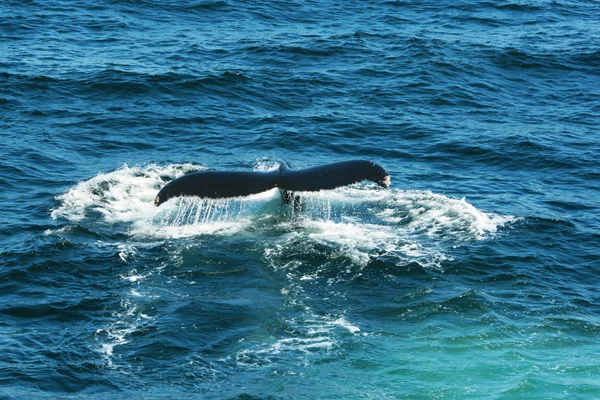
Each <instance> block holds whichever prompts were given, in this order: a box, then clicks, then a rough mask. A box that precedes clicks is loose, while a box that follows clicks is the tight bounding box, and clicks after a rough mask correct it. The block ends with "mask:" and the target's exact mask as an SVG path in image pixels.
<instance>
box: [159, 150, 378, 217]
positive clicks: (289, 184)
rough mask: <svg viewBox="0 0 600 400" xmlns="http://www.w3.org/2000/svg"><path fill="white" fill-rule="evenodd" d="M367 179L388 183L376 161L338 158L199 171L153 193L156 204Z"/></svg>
mask: <svg viewBox="0 0 600 400" xmlns="http://www.w3.org/2000/svg"><path fill="white" fill-rule="evenodd" d="M364 180H369V181H373V182H375V183H377V184H378V185H380V186H382V187H385V188H387V187H389V185H390V176H389V174H388V173H387V172H386V171H385V169H383V167H381V166H380V165H378V164H376V163H374V162H371V161H364V160H352V161H342V162H337V163H332V164H326V165H320V166H317V167H312V168H306V169H299V170H293V169H289V168H288V167H287V166H286V165H285V164H281V165H280V166H279V168H278V169H275V170H272V171H265V172H262V171H247V172H246V171H201V172H195V173H192V174H188V175H184V176H182V177H180V178H177V179H175V180H173V181H171V182H169V183H167V184H166V185H165V186H164V187H163V188H162V189H161V190H160V191H159V192H158V194H157V195H156V199H155V200H154V204H155V205H156V206H157V207H158V206H160V205H161V204H162V203H164V202H165V201H167V200H169V199H171V198H173V197H182V196H196V197H201V198H210V199H221V198H227V197H241V196H248V195H251V194H255V193H261V192H265V191H267V190H270V189H273V188H279V189H281V190H283V191H284V192H316V191H319V190H326V189H335V188H338V187H341V186H347V185H351V184H353V183H357V182H361V181H364Z"/></svg>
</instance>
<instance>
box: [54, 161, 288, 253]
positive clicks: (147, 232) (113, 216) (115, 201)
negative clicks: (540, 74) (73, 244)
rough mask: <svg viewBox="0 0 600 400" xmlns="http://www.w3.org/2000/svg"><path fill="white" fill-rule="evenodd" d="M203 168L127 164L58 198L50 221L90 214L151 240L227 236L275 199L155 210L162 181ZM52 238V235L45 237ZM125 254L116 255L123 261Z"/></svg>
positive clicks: (264, 196) (179, 202)
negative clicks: (255, 210) (262, 206)
mask: <svg viewBox="0 0 600 400" xmlns="http://www.w3.org/2000/svg"><path fill="white" fill-rule="evenodd" d="M203 169H205V168H204V167H201V166H197V165H193V164H174V165H168V166H157V165H148V166H145V167H140V166H133V167H129V166H127V165H124V166H122V167H121V168H119V169H117V170H116V171H113V172H109V173H101V174H98V175H96V176H95V177H93V178H91V179H89V180H86V181H83V182H80V183H78V184H77V185H75V187H73V188H71V189H69V190H68V191H67V192H65V193H64V194H62V195H60V196H58V197H57V200H59V201H60V205H59V206H58V207H57V208H55V209H54V210H52V212H51V216H52V218H53V219H55V220H56V219H66V220H68V221H72V222H80V221H83V220H85V219H86V218H93V216H94V214H95V215H99V216H100V220H101V221H102V222H104V223H107V224H116V223H126V224H129V228H128V231H127V233H128V234H130V235H132V236H141V237H151V238H181V237H188V236H194V235H202V234H231V233H234V232H237V231H239V230H241V229H243V228H244V227H246V226H247V225H248V224H249V223H250V221H251V218H252V211H253V206H254V205H256V204H260V203H264V202H267V201H270V200H272V199H274V198H276V197H278V196H279V194H278V192H277V190H275V189H274V190H271V191H267V192H265V193H259V194H256V195H252V196H248V197H245V198H240V199H218V200H202V199H198V198H179V199H173V200H171V201H168V202H166V203H165V204H164V205H162V206H161V207H155V206H154V204H153V201H154V198H155V196H156V193H157V192H158V190H159V189H160V188H161V187H162V186H163V185H164V183H165V180H164V179H163V178H164V177H167V180H171V179H175V178H178V177H179V176H182V175H184V174H185V173H189V172H194V171H200V170H203ZM49 233H51V232H49ZM129 255H130V254H129V253H128V252H126V251H125V252H121V253H120V256H121V259H122V260H123V262H127V258H128V256H129Z"/></svg>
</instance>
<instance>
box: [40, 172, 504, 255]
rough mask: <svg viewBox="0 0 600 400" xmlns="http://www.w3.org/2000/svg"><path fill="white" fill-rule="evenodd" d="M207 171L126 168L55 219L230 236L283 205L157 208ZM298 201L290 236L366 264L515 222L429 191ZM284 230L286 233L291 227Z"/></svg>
mask: <svg viewBox="0 0 600 400" xmlns="http://www.w3.org/2000/svg"><path fill="white" fill-rule="evenodd" d="M277 166H278V164H277V163H274V162H271V161H258V162H257V165H256V166H255V169H256V170H262V171H265V170H272V169H273V168H277ZM203 169H205V168H204V167H202V166H198V165H193V164H173V165H167V166H157V165H153V164H152V165H147V166H133V167H129V166H127V165H124V166H122V167H121V168H119V169H117V170H115V171H112V172H108V173H101V174H98V175H97V176H95V177H93V178H91V179H89V180H86V181H83V182H80V183H78V184H77V185H75V186H74V187H73V188H71V189H69V190H68V191H67V192H65V193H64V194H62V195H60V196H58V197H57V200H59V202H60V204H59V205H58V207H56V208H55V209H54V210H52V212H51V216H52V218H54V219H66V220H68V221H72V222H81V221H86V220H89V221H91V223H95V221H101V222H102V223H105V224H109V225H115V224H119V223H124V224H125V228H123V227H120V228H121V229H125V230H126V232H124V233H127V234H129V235H131V236H137V237H147V238H159V239H164V238H182V237H189V236H194V235H214V234H225V235H231V234H234V233H236V232H239V231H241V230H244V229H246V228H247V227H248V226H251V225H252V224H253V223H255V222H256V221H257V220H260V218H261V217H264V216H265V215H267V214H268V212H266V213H265V210H264V209H263V208H261V207H262V206H261V205H264V204H265V203H269V202H271V201H279V200H278V199H279V193H278V190H277V189H273V190H270V191H267V192H264V193H259V194H255V195H252V196H248V197H245V198H238V199H217V200H206V199H204V200H203V199H198V198H179V199H172V200H170V201H168V202H166V203H165V204H164V205H162V206H161V207H155V206H154V204H153V200H154V197H155V196H156V193H157V192H158V190H159V189H160V188H161V187H162V186H163V185H164V183H165V182H166V181H168V180H171V179H175V178H177V177H179V176H182V175H183V174H185V173H188V172H193V171H199V170H203ZM299 194H300V195H301V198H302V207H301V211H300V215H296V217H300V218H296V221H295V222H293V223H288V226H289V228H290V230H292V231H294V230H296V229H297V228H298V227H300V228H301V229H302V231H301V232H300V234H301V235H303V236H306V237H307V238H308V239H309V240H314V241H317V242H319V243H328V244H336V245H339V246H341V247H342V248H343V249H344V250H345V251H347V252H348V254H349V255H351V256H352V257H353V258H355V259H356V262H357V263H361V264H364V263H366V262H368V259H369V257H370V256H372V255H373V254H386V253H387V254H393V253H402V254H405V255H406V256H410V255H411V254H416V253H417V252H418V253H419V254H420V255H421V256H427V257H430V258H431V253H428V254H425V253H427V250H426V249H424V248H423V246H422V243H421V241H420V240H419V239H418V237H419V236H424V237H428V238H433V239H437V238H439V239H444V240H447V239H448V240H454V241H457V242H461V241H465V240H482V239H485V238H487V237H490V236H492V235H494V234H495V233H496V232H497V230H498V228H499V227H501V226H503V225H505V224H506V223H508V222H510V221H513V220H514V218H513V217H510V216H508V217H507V216H500V215H497V214H494V213H485V212H483V211H481V210H478V209H477V208H475V207H474V206H473V205H471V204H469V203H468V202H467V201H466V200H465V199H464V198H463V199H454V198H451V197H447V196H444V195H441V194H435V193H432V192H430V191H401V190H393V189H392V190H384V189H381V188H379V187H377V186H374V185H360V184H359V185H353V186H350V187H344V188H339V189H336V190H328V191H322V192H311V193H299ZM261 214H262V215H261ZM298 219H299V220H300V223H298V221H297V220H298ZM281 227H283V228H284V229H287V227H286V226H285V223H283V224H280V226H279V228H281ZM51 233H54V232H52V231H48V232H47V234H51ZM416 238H417V239H416ZM407 250H408V251H407ZM133 254H134V253H132V252H131V251H130V249H121V251H120V253H119V256H120V257H121V260H122V261H123V262H125V263H126V262H128V260H129V259H130V258H131V257H132V255H133ZM438 256H439V254H438V255H436V256H435V257H433V258H435V259H439V257H438Z"/></svg>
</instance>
